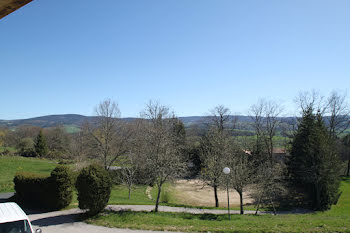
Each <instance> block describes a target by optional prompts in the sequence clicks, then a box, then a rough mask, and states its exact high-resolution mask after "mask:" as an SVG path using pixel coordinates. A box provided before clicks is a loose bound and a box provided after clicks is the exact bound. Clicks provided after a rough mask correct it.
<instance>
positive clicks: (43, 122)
mask: <svg viewBox="0 0 350 233" xmlns="http://www.w3.org/2000/svg"><path fill="white" fill-rule="evenodd" d="M97 118H98V117H96V116H84V115H79V114H60V115H48V116H40V117H34V118H28V119H19V120H0V126H5V127H18V126H21V125H32V126H38V127H41V128H48V127H54V126H58V125H74V126H77V127H80V126H82V125H83V124H84V122H89V123H93V122H95V121H96V119H97ZM209 118H210V117H209V116H188V117H179V119H180V120H181V121H182V122H183V123H184V125H185V127H190V126H192V125H202V124H205V122H207V121H208V119H209ZM230 118H231V120H233V119H234V118H236V119H237V122H238V123H243V122H244V123H251V122H252V121H253V120H252V118H251V117H250V116H230ZM122 119H123V120H126V121H130V120H133V119H136V118H131V117H129V118H122ZM280 119H281V120H283V121H288V119H294V118H292V117H282V118H280Z"/></svg>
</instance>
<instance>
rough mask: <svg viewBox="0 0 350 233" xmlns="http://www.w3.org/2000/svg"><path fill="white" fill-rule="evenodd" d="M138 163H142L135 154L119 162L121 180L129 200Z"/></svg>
mask: <svg viewBox="0 0 350 233" xmlns="http://www.w3.org/2000/svg"><path fill="white" fill-rule="evenodd" d="M140 162H142V161H140V160H139V158H138V157H137V155H136V154H129V155H127V156H126V157H125V158H124V159H123V160H122V162H121V166H122V167H121V180H122V182H123V184H124V185H125V186H126V187H127V188H128V191H129V192H128V193H129V199H131V191H132V188H133V186H134V183H135V180H136V175H137V170H138V169H139V165H140Z"/></svg>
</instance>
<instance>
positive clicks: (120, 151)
mask: <svg viewBox="0 0 350 233" xmlns="http://www.w3.org/2000/svg"><path fill="white" fill-rule="evenodd" d="M95 112H96V116H97V120H96V121H97V122H96V125H95V126H89V127H88V132H89V135H90V136H91V137H92V141H93V142H94V144H93V147H94V148H93V149H94V152H95V153H96V154H97V156H98V158H100V159H101V160H102V162H103V165H104V167H105V169H108V168H109V167H110V166H111V165H113V163H114V162H115V161H116V160H117V159H118V158H119V157H120V156H121V155H124V154H126V153H127V152H128V150H129V148H128V141H129V139H130V137H131V131H130V130H128V129H127V124H126V123H125V122H122V121H121V120H120V110H119V108H118V105H117V103H116V102H113V101H112V100H110V99H106V100H104V101H102V102H101V103H100V104H99V105H98V106H97V107H96V109H95Z"/></svg>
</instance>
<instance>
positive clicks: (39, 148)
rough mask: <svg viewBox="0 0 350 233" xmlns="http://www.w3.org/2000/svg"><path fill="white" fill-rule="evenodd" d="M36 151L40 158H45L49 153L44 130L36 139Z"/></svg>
mask: <svg viewBox="0 0 350 233" xmlns="http://www.w3.org/2000/svg"><path fill="white" fill-rule="evenodd" d="M34 149H35V152H36V153H37V155H39V156H40V157H44V156H46V155H47V153H48V148H47V144H46V139H45V136H44V134H43V132H42V130H40V132H39V134H38V136H37V137H36V139H35V145H34Z"/></svg>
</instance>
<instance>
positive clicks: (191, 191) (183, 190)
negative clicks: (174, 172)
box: [174, 179, 253, 207]
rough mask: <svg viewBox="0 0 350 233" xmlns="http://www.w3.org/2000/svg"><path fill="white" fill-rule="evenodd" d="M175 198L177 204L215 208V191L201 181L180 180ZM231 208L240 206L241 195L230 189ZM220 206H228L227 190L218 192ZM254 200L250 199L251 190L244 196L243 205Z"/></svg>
mask: <svg viewBox="0 0 350 233" xmlns="http://www.w3.org/2000/svg"><path fill="white" fill-rule="evenodd" d="M174 189H175V192H174V196H175V198H176V200H177V203H181V204H184V205H192V206H207V207H215V199H214V190H213V188H212V187H210V186H208V185H204V183H203V182H202V181H200V180H196V179H194V180H178V181H176V182H175V185H174ZM229 192H230V206H232V207H235V206H239V195H238V193H237V192H236V191H235V190H234V189H230V190H229ZM218 198H219V206H221V207H225V206H227V193H226V189H219V190H218ZM252 202H253V200H252V198H250V197H249V190H247V191H246V192H244V194H243V203H244V204H251V203H252Z"/></svg>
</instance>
